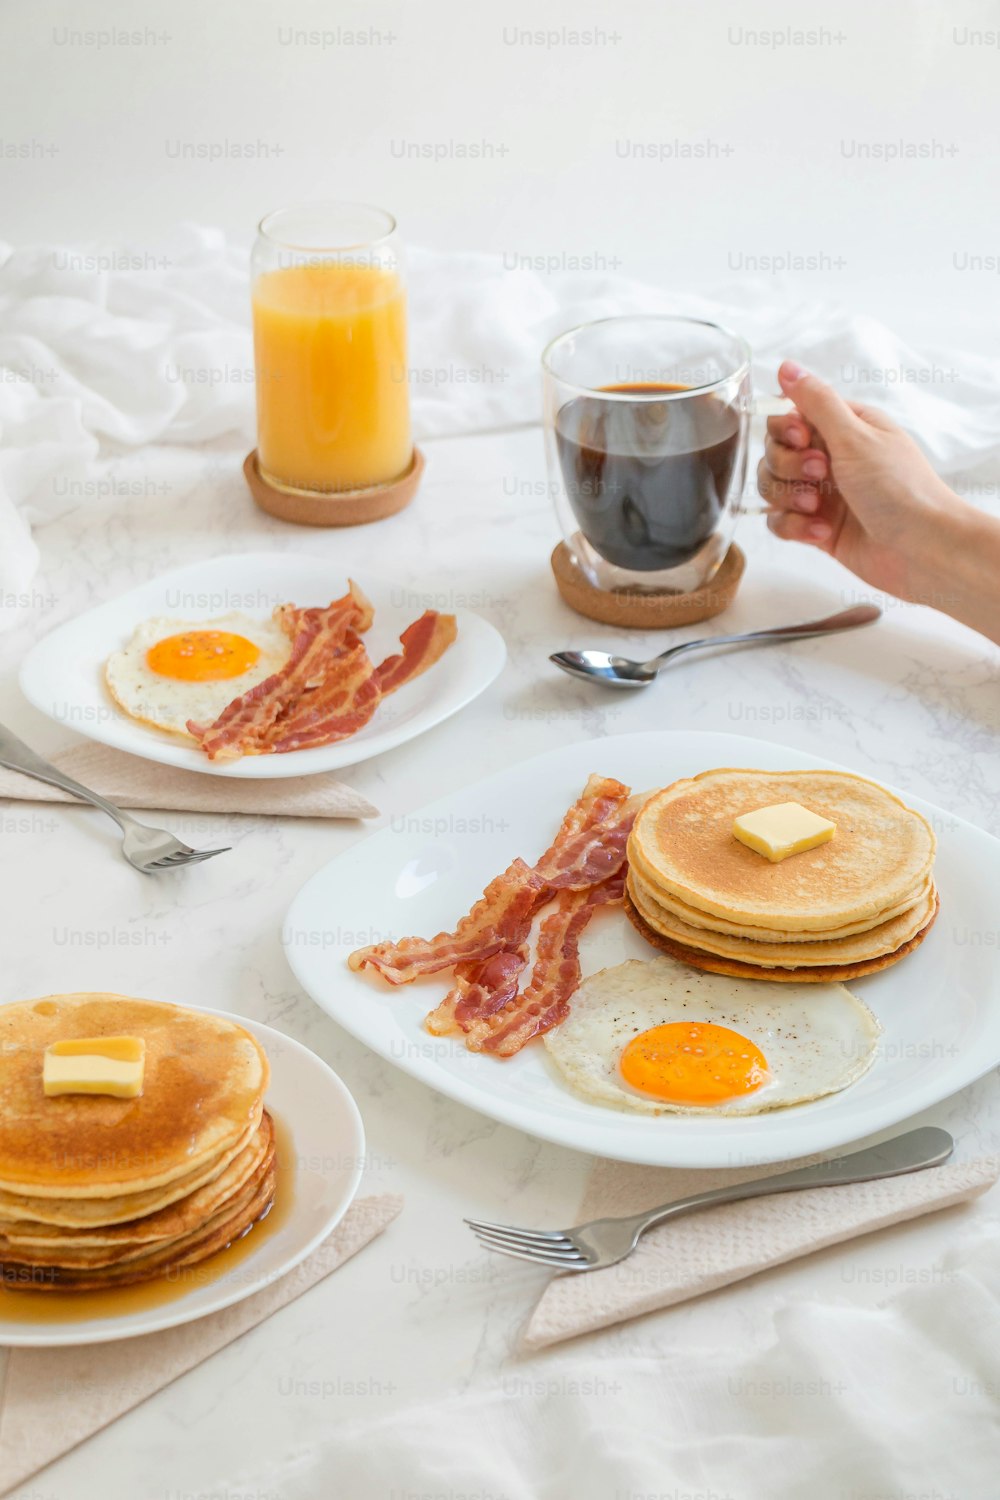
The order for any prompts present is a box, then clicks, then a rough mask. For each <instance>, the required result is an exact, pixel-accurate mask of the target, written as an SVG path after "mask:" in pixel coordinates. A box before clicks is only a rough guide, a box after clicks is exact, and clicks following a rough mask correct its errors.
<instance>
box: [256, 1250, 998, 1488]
mask: <svg viewBox="0 0 1000 1500" xmlns="http://www.w3.org/2000/svg"><path fill="white" fill-rule="evenodd" d="M670 1327H671V1325H670V1321H669V1315H666V1317H665V1320H664V1321H662V1322H661V1323H660V1325H659V1329H658V1337H659V1344H660V1351H659V1352H658V1353H653V1354H650V1355H648V1356H643V1357H639V1358H637V1357H633V1358H626V1357H624V1356H619V1355H612V1354H609V1353H608V1352H607V1351H606V1350H603V1349H602V1348H601V1346H600V1345H596V1346H595V1345H594V1344H590V1345H589V1346H588V1348H587V1349H586V1350H585V1351H579V1350H578V1351H576V1352H574V1353H570V1352H568V1351H567V1352H563V1353H553V1352H551V1351H549V1352H548V1353H547V1355H546V1356H545V1357H544V1358H543V1359H541V1360H537V1359H536V1360H534V1361H532V1362H531V1363H530V1364H513V1365H510V1366H509V1367H508V1371H507V1374H506V1375H505V1378H504V1381H503V1382H502V1383H501V1385H500V1386H499V1387H493V1388H490V1389H472V1390H469V1391H467V1392H465V1393H464V1394H461V1395H456V1396H453V1397H449V1398H448V1399H447V1400H444V1401H436V1402H434V1403H433V1404H431V1403H429V1402H428V1403H426V1404H423V1403H422V1404H420V1405H414V1406H410V1407H408V1408H405V1409H403V1410H402V1411H398V1412H395V1413H393V1414H392V1415H390V1416H386V1417H380V1418H378V1419H377V1420H369V1421H359V1422H353V1423H350V1424H346V1425H344V1426H342V1427H340V1428H331V1430H330V1431H329V1432H327V1433H326V1434H325V1435H324V1436H323V1437H322V1438H321V1439H320V1440H318V1441H314V1442H313V1443H312V1444H311V1445H310V1447H309V1448H308V1449H306V1450H305V1451H303V1452H301V1453H299V1454H297V1455H295V1456H290V1457H289V1458H287V1459H286V1460H285V1461H283V1462H280V1463H277V1464H275V1465H273V1466H270V1465H269V1466H266V1467H265V1469H264V1471H263V1472H262V1471H261V1469H260V1468H259V1467H258V1468H257V1469H255V1470H254V1472H253V1474H252V1476H248V1477H247V1485H248V1486H249V1484H250V1483H251V1479H252V1483H253V1484H254V1485H255V1486H256V1492H257V1493H268V1494H271V1493H273V1494H279V1495H280V1496H281V1497H282V1500H317V1497H318V1496H320V1495H323V1496H325V1495H332V1494H337V1495H351V1496H354V1495H358V1496H362V1495H365V1496H368V1495H371V1496H375V1495H379V1496H386V1495H392V1494H393V1493H395V1494H398V1495H405V1494H410V1493H413V1494H416V1493H418V1492H419V1493H421V1494H426V1495H450V1496H455V1497H458V1496H462V1495H466V1496H470V1497H471V1496H480V1497H483V1500H486V1497H492V1500H500V1497H506V1500H528V1497H529V1496H530V1500H566V1497H567V1496H572V1497H573V1500H613V1497H618V1500H641V1497H654V1496H655V1497H657V1500H805V1497H815V1500H996V1497H997V1494H998V1493H1000V1484H998V1477H997V1476H998V1471H997V1461H996V1459H997V1453H998V1451H1000V1430H998V1427H1000V1419H998V1405H997V1396H998V1394H1000V1230H998V1229H997V1228H996V1226H989V1227H984V1228H983V1230H982V1231H981V1232H980V1233H979V1234H978V1236H970V1237H969V1238H968V1239H966V1240H965V1241H964V1242H963V1244H962V1246H961V1248H960V1249H959V1250H957V1251H955V1252H953V1253H952V1254H951V1255H950V1256H949V1257H948V1258H947V1260H946V1262H945V1264H944V1265H943V1266H942V1267H941V1271H940V1275H939V1276H937V1277H935V1280H934V1284H933V1285H932V1286H927V1285H920V1286H917V1287H914V1288H913V1289H911V1290H909V1291H906V1292H904V1293H902V1294H900V1295H899V1296H898V1297H896V1298H894V1299H893V1300H891V1301H889V1302H887V1303H886V1304H884V1305H883V1306H881V1307H876V1308H861V1307H855V1306H851V1305H842V1304H836V1303H818V1302H799V1303H794V1304H792V1305H790V1306H787V1307H785V1308H783V1309H781V1311H779V1312H778V1314H777V1317H776V1320H775V1332H776V1339H775V1342H774V1343H773V1344H772V1345H771V1346H770V1347H769V1348H766V1349H761V1350H759V1351H757V1352H754V1353H752V1354H749V1355H748V1354H746V1353H744V1352H743V1351H742V1349H741V1347H740V1342H739V1340H738V1339H735V1340H734V1341H733V1342H732V1343H730V1344H728V1345H727V1346H726V1347H720V1348H706V1349H703V1350H699V1351H697V1353H695V1354H692V1353H691V1351H690V1350H683V1351H678V1350H675V1349H674V1348H672V1346H671V1338H670ZM525 1392H529V1393H530V1394H524V1393H525ZM584 1436H585V1438H586V1440H585V1441H584ZM227 1478H228V1476H227ZM232 1488H233V1489H234V1490H236V1491H239V1490H240V1488H241V1485H240V1484H239V1483H235V1484H233V1485H232Z"/></svg>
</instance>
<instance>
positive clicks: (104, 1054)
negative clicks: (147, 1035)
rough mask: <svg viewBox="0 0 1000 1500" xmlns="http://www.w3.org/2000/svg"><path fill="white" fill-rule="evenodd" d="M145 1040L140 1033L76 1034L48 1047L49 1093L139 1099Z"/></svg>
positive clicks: (45, 1074) (44, 1080)
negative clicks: (128, 1034) (105, 1095)
mask: <svg viewBox="0 0 1000 1500" xmlns="http://www.w3.org/2000/svg"><path fill="white" fill-rule="evenodd" d="M145 1069H146V1043H145V1042H144V1041H143V1040H142V1038H141V1037H137V1036H93V1037H74V1038H73V1039H72V1040H70V1041H65V1042H53V1043H52V1044H51V1045H50V1046H48V1047H46V1049H45V1063H44V1067H43V1071H42V1086H43V1087H44V1089H45V1092H46V1094H48V1095H49V1096H53V1095H56V1094H110V1095H111V1097H112V1098H113V1099H136V1098H138V1096H139V1095H140V1094H141V1093H142V1076H143V1073H144V1072H145Z"/></svg>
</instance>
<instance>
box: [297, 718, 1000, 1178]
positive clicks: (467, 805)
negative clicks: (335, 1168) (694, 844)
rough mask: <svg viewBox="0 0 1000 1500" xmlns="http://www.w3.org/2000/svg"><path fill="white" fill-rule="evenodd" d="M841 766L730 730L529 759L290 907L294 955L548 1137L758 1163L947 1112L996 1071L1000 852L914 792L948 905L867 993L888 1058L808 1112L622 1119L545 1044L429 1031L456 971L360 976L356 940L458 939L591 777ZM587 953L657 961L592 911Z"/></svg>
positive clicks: (362, 1025) (370, 1032)
mask: <svg viewBox="0 0 1000 1500" xmlns="http://www.w3.org/2000/svg"><path fill="white" fill-rule="evenodd" d="M829 765H830V763H828V762H826V761H822V760H818V759H817V758H816V757H814V756H810V755H805V754H803V753H802V751H800V750H792V749H785V748H784V747H783V746H781V745H773V744H767V743H764V742H763V741H760V740H753V739H748V738H746V737H745V736H742V735H729V734H715V733H657V734H629V735H621V736H612V737H609V738H607V739H602V740H596V741H589V742H587V743H583V744H579V745H571V746H568V747H566V748H564V749H560V750H556V751H553V752H551V753H549V754H547V755H541V756H539V757H538V758H537V759H534V760H529V761H524V762H522V763H521V764H520V765H516V766H512V767H510V768H509V769H508V770H506V771H503V772H501V773H500V774H499V775H496V776H491V777H489V778H488V779H487V780H485V781H481V782H479V783H478V785H476V786H472V787H468V788H466V789H465V790H464V791H460V792H456V793H454V794H453V795H451V796H448V797H444V798H442V799H441V800H440V801H438V802H435V803H433V804H431V805H430V806H429V807H426V808H423V809H422V810H421V811H419V812H417V813H414V814H413V815H412V816H410V817H408V818H406V819H397V820H396V824H395V825H394V826H393V827H391V828H384V829H382V830H381V831H380V832H378V833H375V834H372V835H371V837H370V838H368V839H366V840H365V841H364V842H363V843H361V844H359V845H357V846H355V847H354V848H353V849H351V850H350V851H349V852H348V853H346V854H344V855H342V856H341V857H340V858H338V859H335V860H333V861H331V863H330V864H328V865H327V866H326V868H325V869H323V870H321V871H320V872H319V873H318V874H317V875H315V876H314V877H313V879H312V880H310V881H309V883H308V884H307V885H306V886H305V887H304V888H303V890H302V891H301V892H300V893H299V895H298V897H297V898H296V900H295V902H294V904H293V905H292V908H291V910H290V912H289V914H288V918H287V923H286V927H285V932H284V942H285V951H286V954H287V956H288V961H289V963H290V964H291V966H292V968H293V970H294V971H295V974H296V976H297V977H298V979H299V981H300V982H301V984H302V986H303V988H304V989H306V990H307V991H308V992H309V994H310V995H312V997H313V999H314V1000H316V1001H317V1002H318V1003H319V1004H320V1005H321V1006H322V1007H323V1009H324V1010H326V1011H328V1012H329V1014H330V1015H331V1016H333V1018H334V1020H336V1021H339V1022H340V1024H341V1025H342V1026H343V1027H344V1028H345V1029H346V1030H347V1031H349V1032H351V1033H352V1034H353V1035H354V1036H356V1037H358V1038H359V1039H360V1040H361V1041H363V1042H365V1043H366V1044H367V1045H368V1046H369V1047H371V1048H372V1049H373V1050H374V1051H376V1052H378V1053H381V1055H382V1056H383V1057H387V1058H389V1059H390V1060H391V1061H392V1062H395V1063H396V1064H397V1065H398V1066H399V1067H401V1068H403V1069H404V1070H405V1071H406V1072H408V1073H412V1074H413V1075H414V1076H415V1077H417V1078H420V1079H421V1080H422V1081H423V1082H424V1083H428V1084H430V1085H431V1087H432V1088H436V1089H437V1090H438V1091H439V1092H440V1093H442V1094H447V1095H448V1096H449V1097H450V1098H452V1099H457V1100H459V1101H460V1102H461V1103H463V1104H467V1105H469V1106H470V1107H471V1108H472V1109H476V1110H479V1111H480V1113H481V1114H485V1115H489V1116H491V1117H492V1118H493V1119H496V1120H500V1121H502V1122H503V1123H504V1124H507V1125H513V1126H516V1127H517V1128H519V1129H521V1130H524V1131H527V1132H528V1134H529V1135H535V1136H540V1137H541V1138H542V1139H543V1140H549V1141H556V1142H558V1143H559V1144H560V1145H564V1146H573V1147H576V1148H577V1149H578V1150H580V1151H591V1152H594V1153H596V1154H599V1155H602V1156H609V1157H613V1158H615V1159H617V1160H620V1161H635V1162H647V1163H650V1164H653V1165H659V1166H676V1167H716V1166H732V1165H746V1166H752V1165H757V1164H760V1163H764V1162H775V1161H784V1160H787V1159H788V1158H791V1157H798V1156H804V1155H806V1154H807V1153H809V1152H813V1151H824V1150H830V1149H832V1148H834V1147H838V1146H843V1145H845V1144H846V1143H847V1142H849V1141H854V1140H857V1139H858V1138H859V1137H860V1136H863V1135H867V1134H869V1133H870V1132H872V1131H876V1130H882V1129H885V1128H886V1127H888V1126H891V1125H894V1124H897V1123H898V1122H899V1121H900V1120H904V1119H906V1118H907V1117H908V1116H910V1115H913V1114H915V1113H916V1112H917V1111H918V1110H921V1109H925V1108H926V1107H927V1106H929V1105H932V1104H935V1103H937V1102H938V1101H939V1100H941V1099H944V1098H946V1097H947V1096H948V1095H949V1094H953V1093H955V1092H956V1090H958V1089H960V1088H963V1087H964V1086H965V1085H967V1084H970V1083H972V1082H973V1081H974V1080H975V1079H977V1078H979V1077H981V1076H982V1075H983V1074H984V1073H987V1072H989V1070H990V1069H991V1068H993V1067H995V1066H996V1064H997V1063H998V1062H1000V971H998V966H997V952H996V947H995V946H991V943H990V940H991V937H993V938H994V939H995V934H996V930H997V918H996V909H995V900H996V897H995V892H996V890H997V889H998V887H1000V842H998V841H997V840H996V839H993V838H991V837H990V836H989V835H988V834H986V833H984V832H983V831H982V830H981V829H978V828H974V827H973V826H972V825H971V824H969V823H966V822H963V821H962V819H960V818H954V817H952V816H950V815H949V814H947V813H943V812H941V811H940V810H938V809H936V808H934V807H931V806H928V805H927V804H926V803H922V802H921V801H919V800H918V799H917V798H910V797H907V798H906V799H905V800H906V801H908V802H910V803H911V804H912V805H913V806H914V807H916V808H918V809H919V810H920V811H921V812H922V813H923V814H924V815H925V816H926V817H928V818H930V820H931V821H932V823H933V825H934V828H935V831H936V832H937V835H938V838H939V841H940V846H939V850H938V857H937V864H936V872H935V873H936V880H937V883H938V887H939V890H940V894H941V913H940V915H939V917H938V920H937V922H936V924H935V926H934V928H933V929H932V930H931V932H930V933H929V934H928V936H927V938H926V939H925V940H924V942H923V943H922V945H921V946H920V947H919V948H918V949H917V950H916V952H915V953H913V954H912V955H911V956H910V957H908V958H906V959H904V960H902V961H901V962H900V963H898V964H896V965H894V966H893V967H892V968H889V969H886V970H884V971H883V972H882V973H881V974H876V975H872V976H870V977H869V978H867V979H862V980H858V981H855V982H854V984H852V986H851V988H855V989H856V990H857V993H858V994H859V995H863V997H864V999H865V1000H866V1001H867V1003H868V1004H869V1005H870V1006H871V1008H872V1010H873V1011H874V1012H875V1014H876V1015H877V1016H878V1018H879V1020H880V1021H881V1022H882V1025H883V1027H884V1028H885V1029H884V1033H883V1035H882V1037H881V1038H880V1042H879V1048H878V1053H877V1057H876V1061H875V1063H874V1065H873V1067H872V1068H871V1071H870V1072H869V1073H867V1074H866V1075H865V1077H864V1078H862V1079H861V1080H859V1082H857V1083H856V1084H854V1085H853V1086H852V1087H850V1088H848V1089H845V1090H844V1091H843V1092H842V1093H840V1094H833V1095H830V1096H829V1097H828V1098H825V1099H819V1100H816V1101H815V1102H814V1103H811V1104H805V1105H799V1106H796V1107H794V1108H791V1109H785V1110H775V1111H773V1112H771V1113H769V1114H762V1115H755V1116H749V1117H745V1118H742V1119H739V1120H734V1119H726V1118H721V1117H717V1118H715V1119H711V1118H705V1119H695V1118H691V1117H690V1116H676V1115H675V1116H670V1115H663V1116H653V1117H645V1116H641V1115H626V1114H618V1113H616V1112H615V1111H614V1110H610V1109H606V1108H603V1107H602V1106H600V1105H596V1104H589V1103H587V1102H586V1101H585V1100H583V1099H579V1098H577V1097H576V1096H575V1095H574V1094H572V1093H570V1092H569V1090H568V1089H567V1088H566V1087H565V1086H564V1085H563V1084H562V1083H560V1082H559V1080H558V1078H557V1076H556V1074H555V1072H554V1070H553V1069H552V1068H551V1067H550V1065H549V1063H548V1058H547V1055H546V1052H545V1049H544V1047H543V1046H542V1045H541V1044H539V1043H531V1044H529V1045H528V1046H527V1047H525V1049H524V1050H523V1051H522V1052H520V1053H519V1054H518V1055H517V1056H516V1057H513V1058H511V1059H509V1060H508V1061H502V1060H500V1059H497V1058H493V1057H488V1056H485V1055H483V1054H476V1053H472V1052H469V1051H468V1050H467V1049H466V1048H465V1047H464V1046H463V1045H462V1043H461V1042H460V1041H455V1040H453V1039H451V1038H436V1037H432V1036H430V1035H429V1034H428V1033H427V1032H426V1031H424V1029H423V1025H422V1022H423V1018H424V1016H425V1014H426V1013H427V1011H429V1010H431V1009H432V1007H433V1006H435V1005H436V1004H437V1003H438V1001H439V999H440V998H441V997H442V995H443V994H444V992H445V989H446V988H447V977H448V976H447V975H444V976H441V977H440V978H435V979H429V980H425V981H419V980H418V981H417V982H416V983H414V984H411V985H406V986H401V987H398V988H396V989H390V988H389V986H387V985H384V984H381V983H379V982H378V981H377V980H375V981H373V980H371V979H369V978H368V977H367V976H366V975H362V974H353V973H351V971H350V970H349V969H348V967H347V955H348V954H349V953H350V952H351V950H352V949H353V948H356V947H360V946H363V945H365V944H368V943H375V942H379V941H382V940H384V939H398V938H400V937H402V936H404V935H406V934H408V933H419V934H421V935H424V936H430V935H431V934H433V933H436V932H440V931H442V930H451V928H452V927H453V925H454V923H455V922H456V921H457V920H458V918H459V917H460V916H461V915H462V914H463V913H464V912H466V911H468V910H469V908H470V906H471V905H472V903H473V902H474V901H475V900H477V899H478V897H479V895H480V893H481V892H482V890H483V889H484V887H485V886H486V884H487V882H488V881H489V880H490V879H491V878H492V877H493V876H494V875H497V874H498V873H499V872H500V871H501V870H503V869H505V868H506V866H507V865H508V864H509V863H510V861H511V860H512V859H513V858H514V856H515V855H521V856H522V857H523V858H524V859H527V860H528V861H529V862H530V861H531V860H533V859H535V858H537V856H538V855H539V854H540V853H541V851H542V850H543V849H544V848H545V846H546V844H547V843H548V841H549V839H550V838H551V836H552V835H553V834H554V832H555V830H556V827H557V826H558V823H559V820H560V818H561V816H562V814H563V811H564V809H565V808H567V807H568V806H569V805H570V803H571V802H573V800H574V799H575V798H576V797H577V796H578V795H579V793H580V790H581V789H582V787H583V785H584V782H585V781H586V778H587V776H588V775H589V774H590V773H591V772H598V773H600V774H601V775H606V776H615V777H617V778H618V779H619V780H621V781H624V782H627V783H628V784H629V785H631V786H632V787H635V788H652V787H659V786H666V785H667V784H668V783H670V782H672V781H674V780H676V779H677V778H678V777H680V776H691V775H694V774H695V773H696V772H698V771H704V770H706V769H708V768H709V767H711V766H748V767H751V766H752V767H756V768H759V769H763V770H775V771H785V770H794V769H797V768H801V767H822V766H829ZM830 768H831V769H838V770H841V769H844V768H843V767H832V766H831V767H830ZM581 956H582V961H583V972H584V974H585V975H586V974H592V973H594V972H595V971H596V970H598V969H602V968H604V967H606V966H608V965H610V964H617V963H621V962H623V961H624V960H625V959H627V958H651V957H652V956H653V950H652V949H651V948H650V947H649V946H648V945H647V944H646V943H645V942H643V940H642V938H640V937H639V935H638V933H636V932H635V931H634V930H633V928H632V927H631V926H630V924H629V923H628V921H627V919H626V918H625V917H624V915H622V913H621V912H620V911H607V912H599V913H598V914H597V916H596V917H595V918H594V921H593V922H592V924H591V926H590V928H589V929H588V931H587V933H586V934H585V936H584V942H583V945H582V952H581ZM751 988H752V981H751Z"/></svg>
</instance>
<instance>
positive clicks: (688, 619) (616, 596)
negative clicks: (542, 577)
mask: <svg viewBox="0 0 1000 1500" xmlns="http://www.w3.org/2000/svg"><path fill="white" fill-rule="evenodd" d="M746 562H747V560H746V557H745V556H744V555H743V553H742V552H741V551H740V549H739V547H737V545H736V543H735V542H734V543H733V544H732V546H731V547H730V548H729V551H728V552H727V553H726V555H725V557H724V558H723V559H722V562H721V564H720V565H719V569H718V571H717V573H716V574H715V576H714V577H713V578H710V579H709V581H708V583H706V584H705V585H704V586H703V587H702V588H700V589H696V590H695V591H694V592H693V593H691V594H667V593H656V594H647V593H640V592H638V591H636V590H634V589H599V588H596V587H595V586H594V584H592V583H591V582H590V580H589V579H588V578H587V577H585V575H584V574H583V573H582V572H581V571H580V569H579V567H578V566H577V564H576V562H575V561H574V559H573V556H572V553H571V552H570V550H569V548H568V547H567V546H566V543H565V542H560V543H559V545H558V547H557V548H556V550H555V551H554V552H553V554H552V571H553V573H554V574H555V578H556V586H557V587H558V589H559V592H560V594H561V595H562V597H563V599H564V600H565V601H566V603H567V604H568V605H569V606H570V608H571V609H575V610H576V612H577V614H580V615H586V616H587V618H588V619H590V620H600V622H601V624H602V625H624V626H631V627H632V628H633V629H636V630H663V629H666V630H669V629H671V628H672V627H673V626H675V625H693V624H694V623H695V622H696V621H698V620H710V619H711V618H712V616H713V615H721V613H722V611H723V610H724V609H728V608H729V605H730V604H731V603H732V602H733V599H734V597H735V595H736V590H737V589H738V588H739V584H740V579H741V578H742V577H743V570H744V568H745V567H746Z"/></svg>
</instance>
